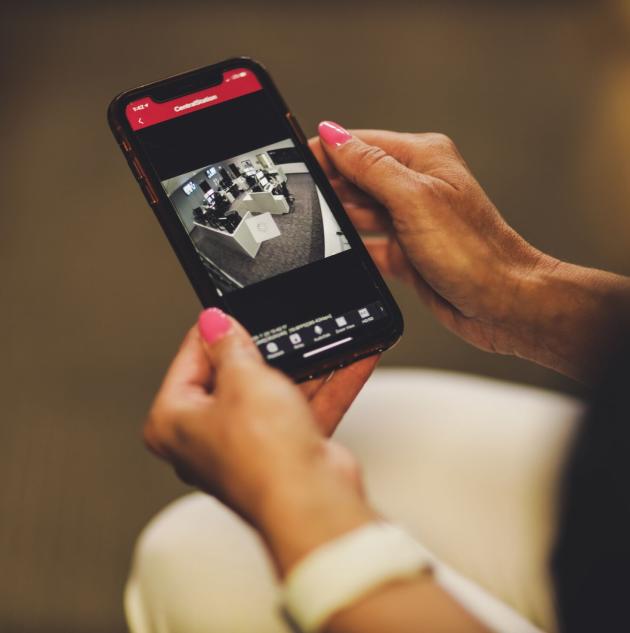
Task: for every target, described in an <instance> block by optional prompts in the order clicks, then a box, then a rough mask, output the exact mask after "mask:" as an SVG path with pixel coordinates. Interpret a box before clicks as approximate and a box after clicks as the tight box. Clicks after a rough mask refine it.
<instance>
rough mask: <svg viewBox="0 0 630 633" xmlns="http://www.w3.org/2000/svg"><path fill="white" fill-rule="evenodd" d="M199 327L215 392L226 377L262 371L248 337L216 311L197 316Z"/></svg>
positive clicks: (237, 326) (260, 361) (240, 328)
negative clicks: (212, 375) (212, 376)
mask: <svg viewBox="0 0 630 633" xmlns="http://www.w3.org/2000/svg"><path fill="white" fill-rule="evenodd" d="M198 327H199V333H200V334H201V338H202V339H203V341H204V344H205V345H204V346H205V349H206V354H207V356H208V360H209V362H210V367H211V370H212V372H213V374H214V382H215V387H216V388H217V389H219V388H220V387H221V383H224V382H227V381H228V375H229V374H234V373H235V372H236V373H247V374H249V373H250V372H252V371H258V370H259V369H260V368H262V367H264V361H263V358H262V356H261V355H260V352H259V351H258V348H257V347H256V344H255V343H254V341H253V340H252V338H251V336H250V335H249V333H248V332H247V331H246V330H245V328H244V327H243V326H242V325H240V323H238V322H237V321H235V320H234V319H232V318H231V317H229V316H228V315H227V314H225V312H223V311H222V310H219V308H208V309H207V310H204V311H203V312H202V313H201V314H200V315H199V323H198Z"/></svg>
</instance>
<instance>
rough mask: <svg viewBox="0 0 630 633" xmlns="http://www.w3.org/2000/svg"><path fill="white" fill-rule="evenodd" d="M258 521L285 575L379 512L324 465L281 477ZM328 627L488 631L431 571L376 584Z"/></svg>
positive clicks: (365, 632)
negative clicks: (302, 561)
mask: <svg viewBox="0 0 630 633" xmlns="http://www.w3.org/2000/svg"><path fill="white" fill-rule="evenodd" d="M262 505H263V506H265V507H264V508H263V507H262V506H261V510H260V511H259V514H258V516H259V520H258V521H257V527H258V529H259V530H260V531H261V534H262V535H263V538H264V540H265V542H266V543H267V546H268V548H269V550H270V552H271V554H272V558H273V559H274V561H275V563H276V566H277V569H278V571H279V574H280V576H281V577H283V576H284V575H285V574H286V573H287V572H288V571H289V569H290V568H291V567H292V566H293V565H295V563H297V562H298V561H299V560H300V559H302V558H303V557H304V556H306V555H308V554H309V553H310V552H311V551H312V550H313V549H315V548H316V547H318V546H320V545H323V544H324V543H326V542H327V541H330V540H332V539H335V538H337V537H339V536H341V535H342V534H344V533H346V532H349V531H351V530H354V529H355V528H357V527H360V526H361V525H364V524H365V523H367V522H369V521H373V520H375V519H377V518H378V517H377V514H376V513H375V512H374V511H373V510H372V509H371V508H369V506H368V505H367V503H366V502H365V501H364V500H363V498H362V497H361V496H360V495H359V494H358V493H357V491H356V490H355V489H354V488H353V487H352V486H348V485H347V483H345V482H343V481H340V480H338V479H337V478H336V476H335V475H334V474H331V473H330V472H329V471H328V472H326V471H324V470H322V471H320V472H316V471H313V472H312V473H311V474H307V475H302V477H296V478H294V479H293V480H292V481H290V482H287V481H285V482H283V483H279V484H278V485H277V486H275V491H274V492H273V493H272V494H271V495H270V496H269V497H268V498H267V499H266V501H265V503H264V504H262ZM325 631H326V632H327V633H372V632H374V633H382V631H391V632H392V633H407V632H409V633H412V632H413V633H416V632H417V631H426V632H427V633H433V632H435V633H446V632H447V631H458V632H461V633H482V632H484V631H486V629H485V628H484V627H483V626H482V625H481V624H479V623H478V622H477V621H476V620H475V619H474V618H473V617H472V616H471V615H469V614H468V613H467V612H466V611H465V610H464V609H463V608H462V607H461V606H460V605H459V604H458V603H457V602H456V600H454V599H453V598H452V597H451V596H450V595H449V594H448V593H447V592H446V591H445V590H443V589H442V588H441V587H440V586H439V585H438V584H437V583H436V582H434V580H433V578H432V576H431V574H429V573H425V574H418V577H417V578H416V579H414V580H406V581H402V580H401V581H400V582H393V583H389V584H386V585H383V586H382V587H378V588H376V589H375V590H374V591H373V592H370V593H369V594H368V595H366V596H365V597H364V598H363V599H361V600H359V601H357V602H356V603H355V604H353V605H352V606H350V607H348V608H346V609H344V610H342V611H340V612H339V613H337V614H335V615H334V616H333V617H332V618H331V620H330V622H329V623H328V625H327V626H326V628H325Z"/></svg>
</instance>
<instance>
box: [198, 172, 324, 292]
mask: <svg viewBox="0 0 630 633" xmlns="http://www.w3.org/2000/svg"><path fill="white" fill-rule="evenodd" d="M287 186H288V188H289V191H290V192H291V194H292V195H294V196H295V202H294V204H293V207H292V209H291V212H290V213H286V214H284V215H274V216H272V217H273V219H274V220H275V222H276V224H277V225H278V228H279V229H280V233H281V234H280V235H279V236H278V237H275V238H273V239H271V240H269V241H267V242H263V243H262V244H261V245H260V250H259V251H258V253H257V255H256V257H255V258H251V257H249V256H247V255H245V254H244V253H240V252H237V251H233V250H231V249H227V248H225V249H220V250H219V249H217V248H216V245H214V244H211V243H209V242H207V240H206V238H205V237H204V235H203V233H204V231H203V229H200V228H197V227H195V228H194V229H193V230H192V232H191V234H190V236H191V238H192V240H193V242H194V243H195V245H196V246H197V248H198V249H199V250H200V251H201V252H202V253H205V254H206V255H207V257H208V258H209V259H211V260H212V262H213V263H214V264H215V265H216V266H218V267H219V268H220V269H222V270H224V271H225V272H226V273H228V275H230V276H231V277H232V278H234V279H235V280H236V281H238V282H240V283H241V284H243V286H248V285H249V284H253V283H256V282H257V281H262V280H264V279H267V278H269V277H273V276H274V275H278V274H280V273H284V272H287V271H288V270H293V269H294V268H299V267H300V266H305V265H306V264H310V263H311V262H314V261H318V260H320V259H323V257H324V227H323V224H322V214H321V209H320V205H319V200H318V198H317V190H316V189H315V183H314V182H313V180H312V178H311V177H310V175H309V174H288V175H287Z"/></svg>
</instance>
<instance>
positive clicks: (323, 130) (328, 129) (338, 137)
mask: <svg viewBox="0 0 630 633" xmlns="http://www.w3.org/2000/svg"><path fill="white" fill-rule="evenodd" d="M318 130H319V135H320V137H321V138H322V139H323V140H324V142H325V143H327V144H328V145H332V146H333V147H340V146H341V145H343V144H344V143H345V142H346V141H349V140H350V139H351V138H352V134H350V132H348V130H346V129H345V128H342V127H341V125H337V123H333V122H332V121H322V122H321V123H320V124H319V127H318Z"/></svg>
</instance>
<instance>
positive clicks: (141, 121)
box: [138, 117, 144, 125]
mask: <svg viewBox="0 0 630 633" xmlns="http://www.w3.org/2000/svg"><path fill="white" fill-rule="evenodd" d="M138 123H140V125H144V121H143V120H142V117H138Z"/></svg>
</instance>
